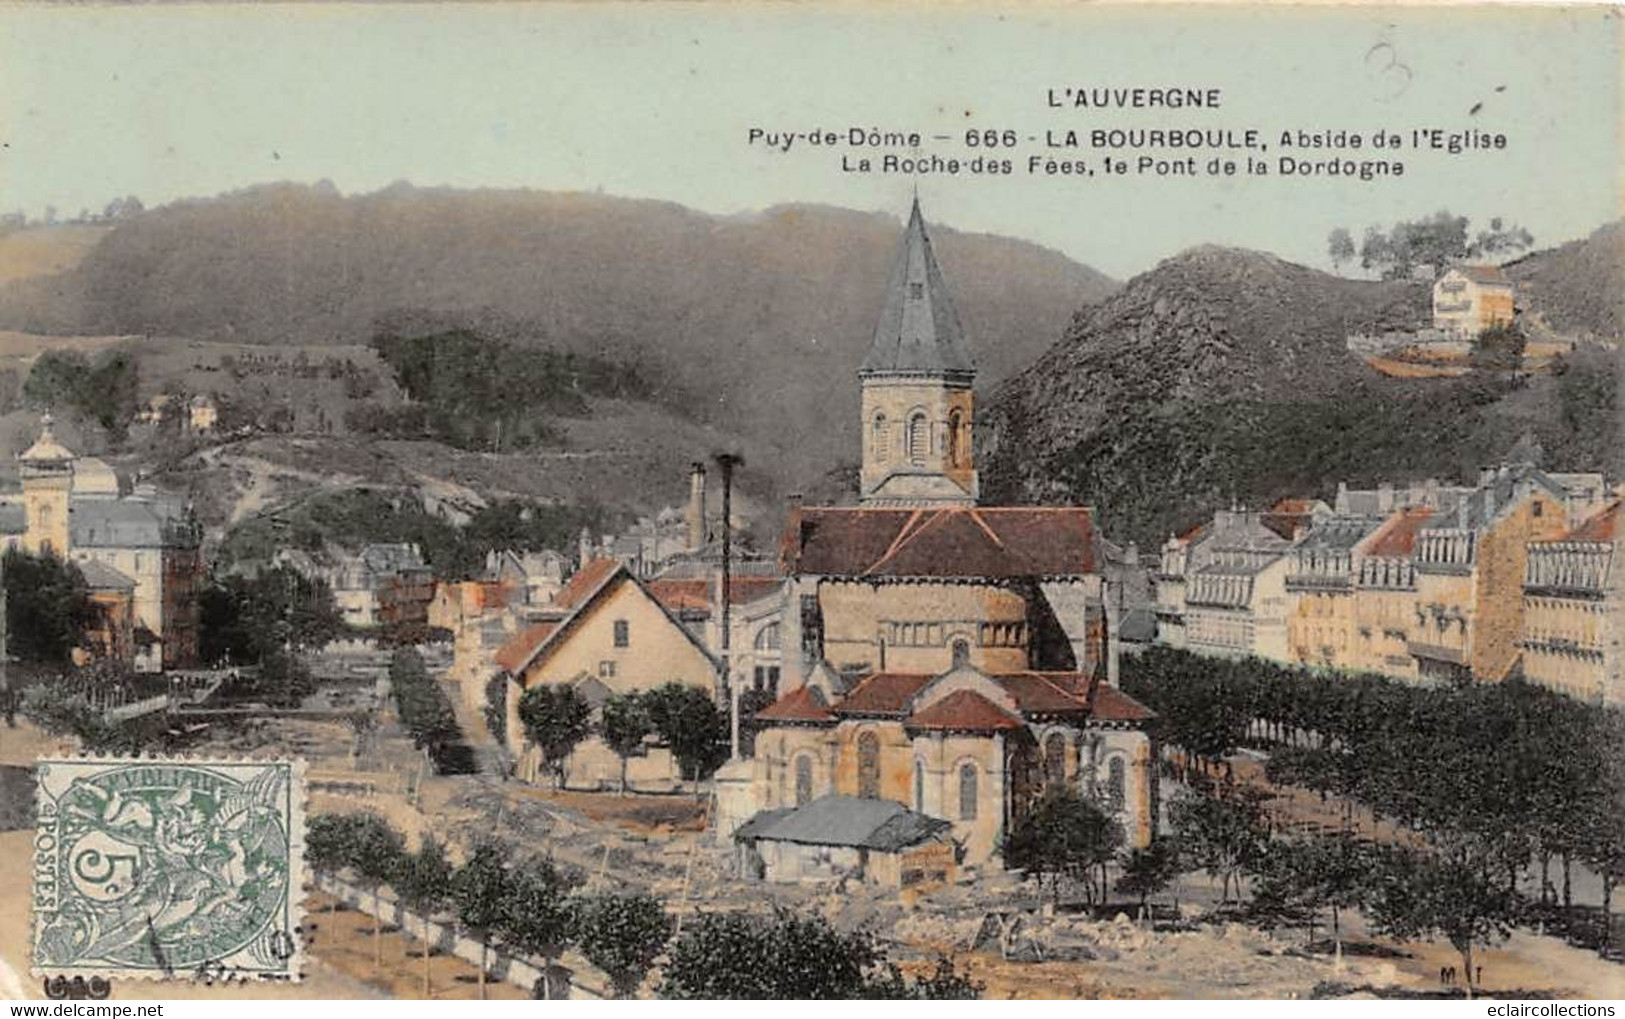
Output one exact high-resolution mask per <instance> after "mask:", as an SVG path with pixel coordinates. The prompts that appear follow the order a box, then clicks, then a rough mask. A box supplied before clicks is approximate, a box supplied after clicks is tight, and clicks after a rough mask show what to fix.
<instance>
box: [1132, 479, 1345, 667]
mask: <svg viewBox="0 0 1625 1019" xmlns="http://www.w3.org/2000/svg"><path fill="white" fill-rule="evenodd" d="M1321 505H1322V506H1323V505H1324V504H1321ZM1311 519H1312V515H1311V514H1307V513H1305V514H1298V513H1285V512H1275V513H1271V514H1262V513H1258V512H1255V511H1252V510H1245V509H1239V508H1237V509H1229V510H1220V511H1219V512H1218V513H1215V514H1214V515H1213V520H1212V521H1211V522H1210V523H1208V524H1206V525H1203V526H1202V527H1200V528H1194V529H1192V530H1189V531H1186V532H1185V533H1184V534H1182V535H1176V536H1174V537H1171V538H1169V539H1168V541H1167V542H1166V543H1165V544H1164V545H1163V548H1162V568H1161V570H1160V571H1159V573H1158V575H1157V623H1158V633H1159V634H1162V635H1165V640H1166V643H1168V644H1170V645H1171V646H1174V647H1186V648H1189V649H1190V650H1192V651H1195V652H1196V653H1198V654H1206V655H1218V656H1222V657H1227V658H1245V657H1248V656H1253V657H1258V658H1269V659H1272V660H1274V661H1287V660H1288V653H1287V643H1288V641H1287V620H1288V617H1289V616H1290V615H1291V611H1290V606H1289V604H1288V599H1287V593H1286V576H1287V571H1288V567H1289V565H1290V562H1289V560H1288V556H1287V550H1288V549H1289V548H1290V547H1291V544H1292V542H1291V537H1290V536H1291V535H1294V534H1297V533H1300V532H1301V530H1302V528H1304V527H1306V526H1308V523H1309V521H1310V520H1311ZM1270 524H1274V525H1275V526H1276V527H1280V528H1282V529H1283V530H1285V531H1286V535H1285V536H1283V535H1282V534H1281V533H1279V532H1278V531H1277V530H1275V529H1274V528H1272V527H1271V526H1270Z"/></svg>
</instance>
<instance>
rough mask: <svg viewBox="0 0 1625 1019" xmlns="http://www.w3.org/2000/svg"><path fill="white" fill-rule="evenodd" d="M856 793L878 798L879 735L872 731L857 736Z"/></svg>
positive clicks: (867, 797)
mask: <svg viewBox="0 0 1625 1019" xmlns="http://www.w3.org/2000/svg"><path fill="white" fill-rule="evenodd" d="M858 795H859V796H861V797H863V798H864V799H866V800H878V799H880V737H879V736H876V735H875V734H874V733H872V732H866V733H863V734H862V735H860V736H859V737H858Z"/></svg>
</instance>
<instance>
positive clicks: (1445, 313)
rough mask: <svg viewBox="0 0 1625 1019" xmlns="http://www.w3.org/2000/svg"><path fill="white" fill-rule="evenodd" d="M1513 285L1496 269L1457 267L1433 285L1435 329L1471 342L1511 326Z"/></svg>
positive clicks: (1491, 266)
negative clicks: (1468, 339) (1487, 331)
mask: <svg viewBox="0 0 1625 1019" xmlns="http://www.w3.org/2000/svg"><path fill="white" fill-rule="evenodd" d="M1512 298H1513V291H1512V281H1511V280H1510V279H1508V278H1507V274H1506V273H1504V272H1502V271H1501V267H1500V266H1497V265H1457V266H1452V267H1451V269H1450V270H1449V271H1448V272H1446V273H1445V274H1444V275H1443V276H1440V277H1439V278H1438V280H1436V281H1435V282H1434V284H1433V328H1435V329H1438V330H1441V331H1443V332H1447V333H1452V334H1454V335H1456V336H1459V337H1464V338H1472V337H1475V336H1477V335H1478V334H1479V333H1481V332H1483V331H1484V330H1486V329H1489V328H1490V327H1492V326H1497V325H1510V324H1511V323H1512Z"/></svg>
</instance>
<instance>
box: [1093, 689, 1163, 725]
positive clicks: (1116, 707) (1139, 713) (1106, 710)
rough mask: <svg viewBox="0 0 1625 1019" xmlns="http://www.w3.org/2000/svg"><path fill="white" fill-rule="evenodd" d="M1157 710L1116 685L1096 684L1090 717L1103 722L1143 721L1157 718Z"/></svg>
mask: <svg viewBox="0 0 1625 1019" xmlns="http://www.w3.org/2000/svg"><path fill="white" fill-rule="evenodd" d="M1156 714H1157V713H1156V712H1155V711H1152V710H1151V709H1150V708H1148V707H1146V706H1145V705H1144V704H1141V703H1140V702H1139V701H1137V700H1135V699H1134V698H1132V697H1130V696H1129V695H1128V694H1126V693H1124V692H1123V691H1122V690H1119V689H1118V688H1117V687H1115V686H1107V685H1106V684H1105V683H1098V684H1096V685H1095V694H1094V698H1093V700H1092V703H1091V704H1090V707H1089V717H1090V718H1093V719H1098V720H1099V721H1102V722H1143V721H1145V720H1146V719H1148V718H1155V717H1156Z"/></svg>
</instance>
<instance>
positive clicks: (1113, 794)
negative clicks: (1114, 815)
mask: <svg viewBox="0 0 1625 1019" xmlns="http://www.w3.org/2000/svg"><path fill="white" fill-rule="evenodd" d="M1127 799H1128V792H1127V789H1126V788H1125V784H1124V778H1123V759H1122V758H1121V757H1113V758H1112V759H1111V763H1110V764H1108V765H1107V766H1106V809H1108V810H1111V811H1113V812H1115V811H1119V810H1122V809H1123V804H1124V803H1125V802H1126V801H1127Z"/></svg>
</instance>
